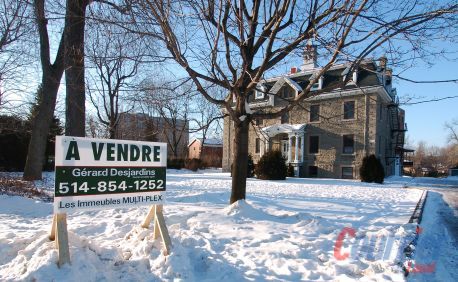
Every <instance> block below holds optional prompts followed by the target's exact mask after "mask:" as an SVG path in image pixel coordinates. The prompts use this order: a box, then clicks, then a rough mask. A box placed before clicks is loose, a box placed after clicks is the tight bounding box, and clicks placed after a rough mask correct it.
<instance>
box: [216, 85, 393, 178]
mask: <svg viewBox="0 0 458 282" xmlns="http://www.w3.org/2000/svg"><path fill="white" fill-rule="evenodd" d="M345 101H355V118H354V119H351V120H344V119H343V104H344V102H345ZM312 104H319V105H320V120H319V121H318V122H310V118H309V117H310V115H309V109H310V105H312ZM289 116H290V120H289V123H290V124H307V127H306V130H305V135H304V141H305V154H304V163H303V166H302V169H301V171H300V175H301V176H305V177H308V176H309V173H308V172H309V170H308V169H309V166H317V167H318V175H317V176H318V177H326V178H341V177H342V167H352V168H353V177H354V178H359V167H360V166H361V163H362V159H363V157H364V156H366V155H370V154H375V155H376V156H378V157H379V158H380V159H381V160H382V163H383V164H384V166H385V167H386V170H387V175H390V174H392V173H391V166H390V164H387V163H385V159H386V158H385V157H386V156H387V155H386V154H387V153H389V152H390V150H391V147H390V146H391V135H390V120H389V115H388V111H387V108H386V104H383V103H382V101H381V98H380V97H379V96H378V94H376V93H367V92H366V93H365V94H363V93H359V94H354V95H351V96H341V97H334V98H329V99H321V100H316V101H305V102H303V103H302V104H301V105H300V106H298V107H296V108H295V109H293V110H292V111H291V112H290V114H289ZM280 123H281V119H280V118H277V119H271V120H263V121H262V122H260V123H259V125H258V126H256V125H253V126H251V127H250V133H249V152H250V154H251V155H252V157H253V160H254V162H255V163H257V162H258V160H259V158H260V156H261V155H262V152H263V151H264V147H265V142H264V139H263V136H262V135H261V134H260V133H259V132H260V129H261V128H263V127H266V126H270V125H274V124H280ZM231 126H232V124H229V120H228V118H226V119H225V121H224V149H223V169H224V170H226V171H227V170H228V169H229V168H230V163H231V161H230V159H231V152H232V151H233V148H232V144H233V142H229V138H230V134H233V128H232V127H231ZM346 134H353V135H354V153H353V154H344V153H343V137H342V136H343V135H346ZM310 136H319V152H318V154H310V153H309V144H310V143H309V140H310ZM281 137H282V136H276V137H275V138H271V142H270V149H280V139H281ZM283 137H284V138H287V135H286V134H285V135H284V136H283ZM232 138H233V137H232ZM256 138H260V140H261V146H260V151H261V152H260V153H256V151H255V149H256ZM380 142H381V143H380ZM293 148H294V143H293ZM293 156H294V154H293Z"/></svg>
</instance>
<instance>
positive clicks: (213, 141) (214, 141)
mask: <svg viewBox="0 0 458 282" xmlns="http://www.w3.org/2000/svg"><path fill="white" fill-rule="evenodd" d="M202 139H203V138H193V139H192V140H191V142H189V145H188V146H191V144H192V143H194V142H195V141H199V142H200V143H201V144H202ZM204 146H209V147H220V146H223V141H222V140H220V139H218V138H205V144H204Z"/></svg>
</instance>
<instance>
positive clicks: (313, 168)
mask: <svg viewBox="0 0 458 282" xmlns="http://www.w3.org/2000/svg"><path fill="white" fill-rule="evenodd" d="M317 176H318V167H317V166H315V165H311V166H309V177H317Z"/></svg>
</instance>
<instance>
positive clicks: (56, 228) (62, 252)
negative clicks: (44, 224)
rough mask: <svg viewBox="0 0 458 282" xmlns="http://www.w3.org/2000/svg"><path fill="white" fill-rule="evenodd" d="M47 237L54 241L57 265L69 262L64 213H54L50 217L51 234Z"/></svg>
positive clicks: (65, 216) (65, 215)
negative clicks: (51, 217)
mask: <svg viewBox="0 0 458 282" xmlns="http://www.w3.org/2000/svg"><path fill="white" fill-rule="evenodd" d="M49 239H50V240H51V241H55V242H56V248H57V253H58V263H57V264H58V266H59V267H61V266H62V265H64V264H66V263H70V250H69V247H68V232H67V214H66V213H57V214H54V216H53V219H52V227H51V235H49Z"/></svg>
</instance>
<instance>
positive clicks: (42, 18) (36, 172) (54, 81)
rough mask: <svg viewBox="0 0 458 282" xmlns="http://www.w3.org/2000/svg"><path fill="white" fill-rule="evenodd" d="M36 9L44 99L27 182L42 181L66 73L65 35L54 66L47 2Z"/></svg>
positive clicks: (39, 94)
mask: <svg viewBox="0 0 458 282" xmlns="http://www.w3.org/2000/svg"><path fill="white" fill-rule="evenodd" d="M34 8H35V16H36V22H37V30H38V35H39V38H40V61H41V69H42V78H41V87H40V88H39V89H38V92H37V97H41V99H39V103H38V104H37V106H36V112H35V116H34V117H33V118H32V133H31V137H30V143H29V147H28V154H27V161H26V164H25V168H24V176H23V177H24V179H25V180H36V179H41V172H42V169H43V162H44V156H45V150H46V140H47V136H48V132H49V129H50V126H51V123H52V118H53V114H54V109H55V107H56V99H57V91H58V89H59V85H60V80H61V78H62V75H63V73H64V34H62V36H61V39H60V43H59V47H58V50H57V55H56V57H55V59H54V63H51V55H50V43H49V35H48V28H47V24H48V19H47V16H46V14H45V1H44V0H35V2H34ZM67 12H70V11H67ZM64 29H65V28H64Z"/></svg>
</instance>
